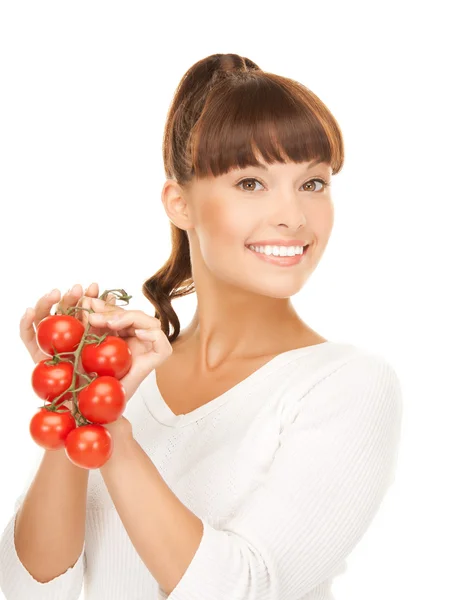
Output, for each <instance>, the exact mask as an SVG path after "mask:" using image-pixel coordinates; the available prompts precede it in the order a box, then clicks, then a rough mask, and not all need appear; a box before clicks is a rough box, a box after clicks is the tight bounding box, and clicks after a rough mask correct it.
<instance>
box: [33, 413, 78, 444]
mask: <svg viewBox="0 0 466 600" xmlns="http://www.w3.org/2000/svg"><path fill="white" fill-rule="evenodd" d="M60 410H64V408H63V407H62V408H60ZM74 429H76V421H75V420H74V417H73V415H72V414H71V412H70V411H69V410H67V411H66V412H63V413H61V412H60V413H58V412H55V411H50V410H47V409H46V408H45V407H43V408H41V409H40V410H39V411H38V412H36V414H35V415H34V416H33V417H32V419H31V422H30V424H29V432H30V434H31V437H32V439H33V440H34V441H35V442H36V444H38V445H39V446H42V448H46V449H47V450H58V449H59V448H64V446H65V440H66V439H67V437H68V435H69V433H70V432H71V431H73V430H74Z"/></svg>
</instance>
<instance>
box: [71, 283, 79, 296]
mask: <svg viewBox="0 0 466 600" xmlns="http://www.w3.org/2000/svg"><path fill="white" fill-rule="evenodd" d="M71 292H72V293H73V294H77V293H78V292H79V285H77V284H76V285H74V286H73V287H72V288H71Z"/></svg>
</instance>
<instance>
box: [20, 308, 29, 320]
mask: <svg viewBox="0 0 466 600" xmlns="http://www.w3.org/2000/svg"><path fill="white" fill-rule="evenodd" d="M28 312H29V308H26V312H25V313H24V315H23V316H22V317H21V321H23V320H24V319H25V318H26V317H27V316H28Z"/></svg>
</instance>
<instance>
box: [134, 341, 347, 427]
mask: <svg viewBox="0 0 466 600" xmlns="http://www.w3.org/2000/svg"><path fill="white" fill-rule="evenodd" d="M330 345H336V342H331V341H328V340H327V341H326V342H321V343H319V344H312V345H311V346H302V347H301V348H294V349H292V350H287V351H285V352H280V354H276V355H275V356H274V357H273V358H271V359H270V360H269V361H268V362H266V363H265V364H263V365H262V366H261V367H259V368H258V369H256V370H255V371H253V372H252V373H251V374H250V375H248V376H247V377H246V378H245V379H243V380H242V381H240V382H239V383H237V384H236V385H234V386H233V387H231V388H230V389H228V390H227V391H226V392H224V393H223V394H220V396H217V397H216V398H213V399H212V400H210V401H209V402H207V403H206V404H203V405H202V406H199V407H198V408H195V409H194V410H192V411H190V412H188V413H186V414H181V415H176V414H175V413H174V412H173V411H172V410H171V409H170V408H169V406H168V405H167V403H166V402H165V400H164V398H163V397H162V394H161V393H160V390H159V388H158V385H157V378H156V372H155V371H151V372H150V373H149V375H148V376H147V377H146V378H145V379H144V380H143V382H142V383H141V385H140V386H139V389H140V392H141V396H142V398H143V400H144V403H145V404H146V406H147V408H148V409H149V411H150V413H151V415H152V416H153V417H154V418H155V419H156V420H157V421H159V422H160V423H162V424H163V425H166V426H167V427H184V426H186V425H189V424H190V423H193V422H194V421H197V420H198V419H200V418H202V417H204V416H206V415H207V414H209V413H211V412H212V411H214V410H216V409H218V408H220V406H222V405H223V404H225V402H227V401H228V400H229V399H231V398H232V397H234V396H237V395H238V394H240V393H241V392H242V391H243V389H244V388H246V387H247V386H250V385H252V384H255V383H257V382H259V381H260V380H262V379H264V378H265V377H266V376H267V375H268V374H269V373H270V372H272V371H273V369H275V368H277V367H279V366H280V365H283V364H286V363H287V362H291V360H293V359H295V358H299V357H300V356H302V355H305V354H308V353H313V352H320V351H321V350H322V349H324V348H326V347H328V346H330ZM187 393H189V391H187Z"/></svg>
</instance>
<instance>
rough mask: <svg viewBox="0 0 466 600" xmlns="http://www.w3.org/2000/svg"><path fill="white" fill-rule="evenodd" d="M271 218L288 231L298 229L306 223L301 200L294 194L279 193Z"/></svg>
mask: <svg viewBox="0 0 466 600" xmlns="http://www.w3.org/2000/svg"><path fill="white" fill-rule="evenodd" d="M273 218H274V220H275V222H278V226H279V227H286V228H287V229H289V230H290V231H299V230H301V229H302V228H303V227H305V225H306V215H305V214H304V211H303V208H302V205H301V200H300V199H298V198H296V196H295V195H294V194H290V195H288V196H284V195H283V194H281V195H280V198H279V199H278V201H277V208H276V210H275V211H274V213H273Z"/></svg>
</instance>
